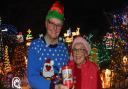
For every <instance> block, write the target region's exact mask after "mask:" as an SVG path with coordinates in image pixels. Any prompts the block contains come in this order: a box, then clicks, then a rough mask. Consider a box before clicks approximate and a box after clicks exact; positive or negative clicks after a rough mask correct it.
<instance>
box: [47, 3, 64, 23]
mask: <svg viewBox="0 0 128 89" xmlns="http://www.w3.org/2000/svg"><path fill="white" fill-rule="evenodd" d="M50 18H57V19H59V20H62V21H63V20H64V6H63V5H62V4H60V2H59V1H56V2H55V3H54V4H53V5H52V7H51V9H50V10H49V11H48V14H47V16H46V20H48V19H50Z"/></svg>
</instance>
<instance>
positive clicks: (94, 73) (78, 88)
mask: <svg viewBox="0 0 128 89" xmlns="http://www.w3.org/2000/svg"><path fill="white" fill-rule="evenodd" d="M90 50H91V47H90V45H89V43H88V42H87V41H86V40H85V39H84V38H82V37H80V36H79V37H76V38H75V39H74V41H73V44H72V58H73V59H72V60H71V61H70V62H69V66H71V68H72V70H73V77H74V88H75V89H102V83H101V79H100V74H99V70H98V67H97V65H96V64H95V63H93V62H91V61H90V60H89V53H90Z"/></svg>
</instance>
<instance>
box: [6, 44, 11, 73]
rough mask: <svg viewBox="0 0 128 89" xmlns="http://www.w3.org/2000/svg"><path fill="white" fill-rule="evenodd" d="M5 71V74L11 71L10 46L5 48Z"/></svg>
mask: <svg viewBox="0 0 128 89" xmlns="http://www.w3.org/2000/svg"><path fill="white" fill-rule="evenodd" d="M4 71H5V73H8V72H10V71H11V65H10V61H9V55H8V46H7V45H6V46H5V54H4Z"/></svg>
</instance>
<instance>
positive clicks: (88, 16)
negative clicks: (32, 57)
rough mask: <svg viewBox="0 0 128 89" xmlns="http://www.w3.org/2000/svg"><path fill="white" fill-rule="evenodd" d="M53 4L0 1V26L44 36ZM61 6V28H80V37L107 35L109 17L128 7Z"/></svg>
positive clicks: (69, 1)
mask: <svg viewBox="0 0 128 89" xmlns="http://www.w3.org/2000/svg"><path fill="white" fill-rule="evenodd" d="M54 1H55V0H33V1H32V0H3V1H0V4H1V8H0V16H1V17H2V23H7V24H12V25H14V26H16V28H17V30H18V32H19V31H22V32H23V33H25V32H26V31H27V30H28V28H30V29H31V30H32V34H33V35H34V36H37V34H39V33H41V32H44V20H45V16H46V14H47V11H48V10H49V8H50V7H51V5H52V3H53V2H54ZM62 2H63V3H64V6H65V19H66V20H65V27H64V30H63V32H66V30H67V29H68V28H69V27H71V29H72V31H75V30H76V27H80V28H81V31H80V32H81V33H82V34H88V33H95V34H96V35H97V36H101V35H104V34H105V33H106V32H109V31H110V29H109V27H110V25H111V23H112V19H111V18H112V17H111V14H112V13H113V12H117V11H118V10H121V9H123V8H124V7H125V6H126V5H128V3H127V2H128V1H127V0H102V2H101V1H98V0H62Z"/></svg>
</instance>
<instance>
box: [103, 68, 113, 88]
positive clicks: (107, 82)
mask: <svg viewBox="0 0 128 89" xmlns="http://www.w3.org/2000/svg"><path fill="white" fill-rule="evenodd" d="M101 80H102V88H105V89H106V88H110V86H111V70H110V69H105V70H102V73H101Z"/></svg>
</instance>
